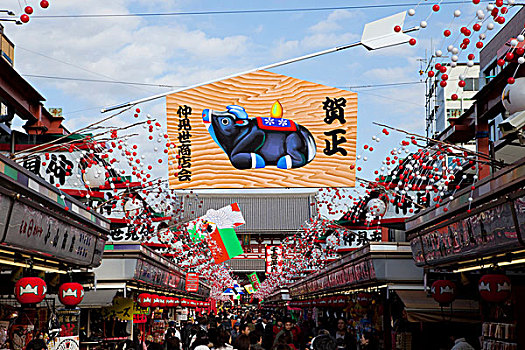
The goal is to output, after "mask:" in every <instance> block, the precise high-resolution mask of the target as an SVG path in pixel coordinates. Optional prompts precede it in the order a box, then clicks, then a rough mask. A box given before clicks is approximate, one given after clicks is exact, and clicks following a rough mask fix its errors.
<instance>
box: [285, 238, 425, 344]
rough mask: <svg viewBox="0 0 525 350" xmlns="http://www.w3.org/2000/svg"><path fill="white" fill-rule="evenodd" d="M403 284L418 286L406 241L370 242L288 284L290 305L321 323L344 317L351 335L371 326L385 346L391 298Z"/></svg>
mask: <svg viewBox="0 0 525 350" xmlns="http://www.w3.org/2000/svg"><path fill="white" fill-rule="evenodd" d="M406 290H409V291H422V290H423V270H422V269H421V268H418V267H416V266H415V265H414V262H413V260H412V256H411V252H410V246H409V245H408V243H388V242H372V243H369V244H367V245H365V246H364V247H362V248H360V249H358V250H356V251H354V252H352V253H351V254H349V255H348V256H346V257H345V258H343V259H341V260H340V261H338V262H336V263H334V264H332V265H330V266H328V267H327V268H326V269H324V270H322V271H319V272H317V273H315V274H313V275H311V276H309V277H307V278H305V279H304V280H301V281H300V282H297V283H295V284H293V285H291V286H290V297H291V299H292V301H291V302H290V306H291V307H292V308H294V309H300V310H302V311H301V312H300V317H302V318H303V319H306V320H311V321H313V322H315V324H316V325H317V327H321V328H326V329H331V328H332V329H333V328H334V327H335V325H334V322H335V321H337V319H338V318H344V319H345V320H346V321H347V322H348V326H349V328H350V329H351V330H352V331H353V333H354V336H355V337H356V339H359V337H360V335H361V334H362V333H363V332H371V333H373V334H375V336H376V337H377V338H378V339H379V340H380V342H381V344H382V346H384V348H385V349H390V346H391V342H392V341H391V338H392V337H391V331H392V327H391V309H392V300H393V298H394V295H395V293H396V292H397V291H406Z"/></svg>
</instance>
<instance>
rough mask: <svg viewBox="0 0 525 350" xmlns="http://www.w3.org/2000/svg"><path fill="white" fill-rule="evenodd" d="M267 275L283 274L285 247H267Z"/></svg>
mask: <svg viewBox="0 0 525 350" xmlns="http://www.w3.org/2000/svg"><path fill="white" fill-rule="evenodd" d="M265 256H266V258H265V260H266V273H267V274H279V273H282V272H283V246H281V245H267V246H266V255H265Z"/></svg>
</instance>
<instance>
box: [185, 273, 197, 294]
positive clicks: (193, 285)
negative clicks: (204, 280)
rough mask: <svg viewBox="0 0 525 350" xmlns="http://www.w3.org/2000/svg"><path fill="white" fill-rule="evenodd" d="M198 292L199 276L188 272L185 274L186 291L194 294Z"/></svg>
mask: <svg viewBox="0 0 525 350" xmlns="http://www.w3.org/2000/svg"><path fill="white" fill-rule="evenodd" d="M198 290H199V274H198V273H193V272H189V273H187V274H186V291H187V292H196V291H198Z"/></svg>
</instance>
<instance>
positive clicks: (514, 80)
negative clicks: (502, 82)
mask: <svg viewBox="0 0 525 350" xmlns="http://www.w3.org/2000/svg"><path fill="white" fill-rule="evenodd" d="M515 82H516V79H514V78H513V77H509V78H508V79H507V83H509V84H514V83H515Z"/></svg>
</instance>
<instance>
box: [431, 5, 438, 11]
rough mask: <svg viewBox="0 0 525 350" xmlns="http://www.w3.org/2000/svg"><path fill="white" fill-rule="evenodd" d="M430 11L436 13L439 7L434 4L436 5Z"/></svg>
mask: <svg viewBox="0 0 525 350" xmlns="http://www.w3.org/2000/svg"><path fill="white" fill-rule="evenodd" d="M432 10H434V12H438V11H439V5H438V4H436V5H434V6H432Z"/></svg>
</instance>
